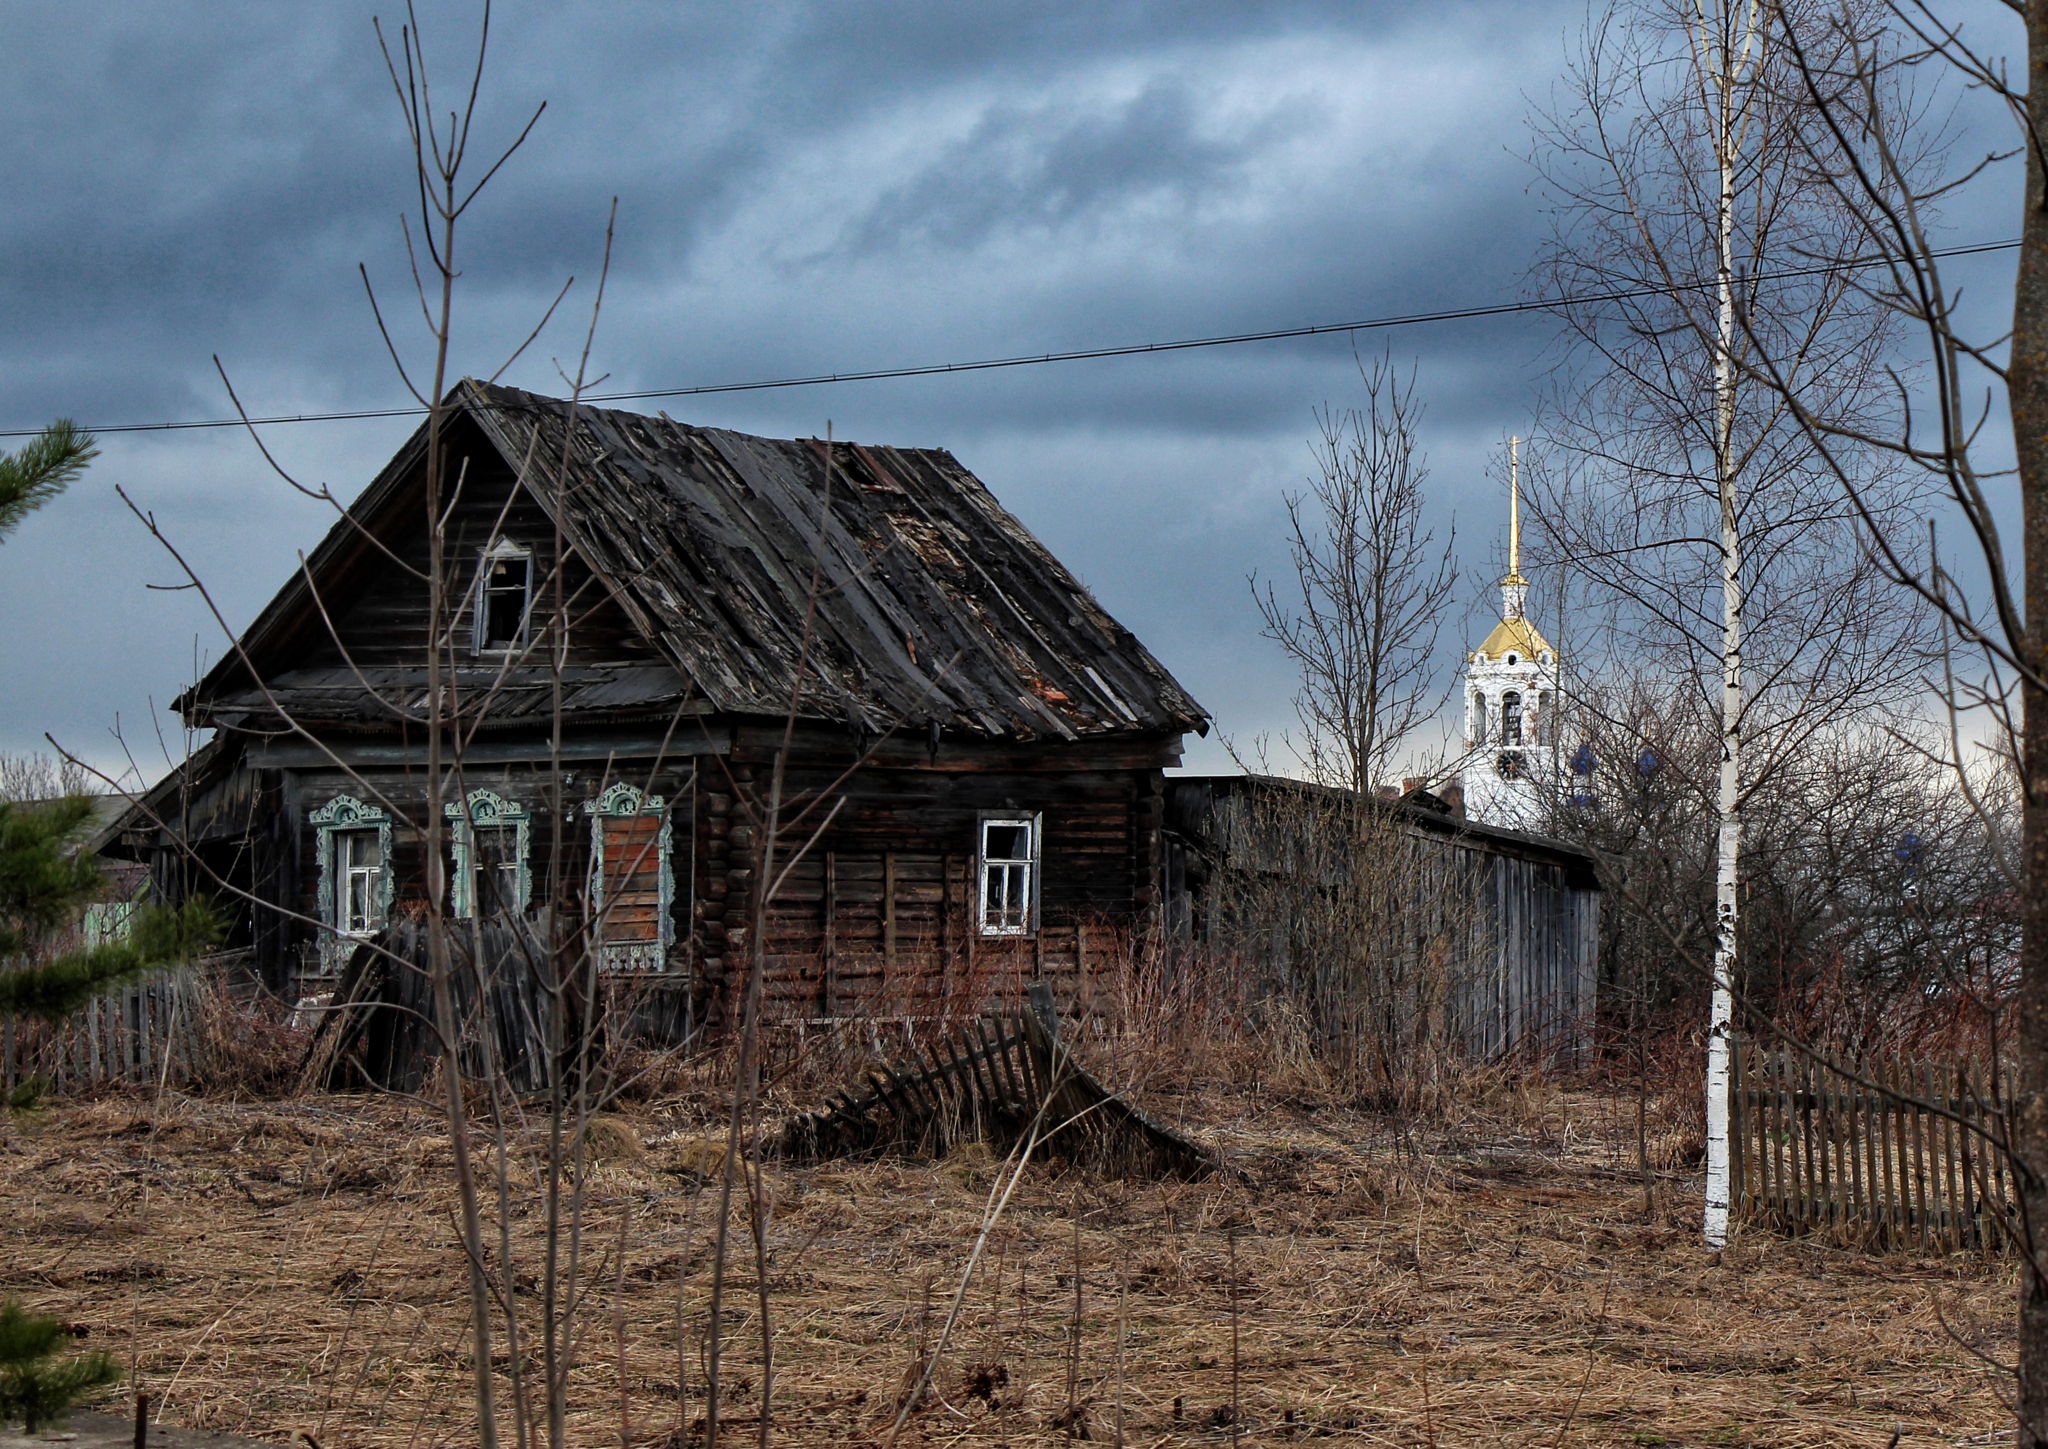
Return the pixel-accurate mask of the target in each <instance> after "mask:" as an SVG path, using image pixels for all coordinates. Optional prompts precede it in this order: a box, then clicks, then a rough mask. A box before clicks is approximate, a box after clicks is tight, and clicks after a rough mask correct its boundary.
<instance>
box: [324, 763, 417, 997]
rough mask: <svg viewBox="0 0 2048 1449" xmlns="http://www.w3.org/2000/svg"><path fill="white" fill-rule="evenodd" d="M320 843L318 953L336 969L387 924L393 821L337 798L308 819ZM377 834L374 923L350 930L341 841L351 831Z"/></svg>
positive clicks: (391, 884)
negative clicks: (340, 866)
mask: <svg viewBox="0 0 2048 1449" xmlns="http://www.w3.org/2000/svg"><path fill="white" fill-rule="evenodd" d="M307 819H308V820H309V821H310V822H311V823H312V826H313V830H314V832H315V835H316V837H317V839H318V843H319V849H318V851H317V852H316V854H317V855H318V857H319V862H320V910H319V917H320V923H321V925H322V926H323V927H324V928H325V930H326V934H325V936H324V938H323V940H322V943H321V954H322V955H323V956H325V957H326V958H327V959H328V961H329V963H330V964H331V965H334V966H338V965H339V964H340V961H341V960H342V958H344V957H346V956H347V955H348V953H349V952H350V951H352V950H354V949H355V943H356V942H357V941H361V940H364V939H366V938H368V937H369V936H372V935H374V934H376V932H377V931H379V930H381V929H382V928H383V927H384V926H385V924H386V923H388V922H389V921H390V919H391V903H392V900H393V898H394V896H395V893H396V890H397V879H396V873H395V872H394V871H393V870H392V868H391V864H392V862H391V816H390V813H389V812H388V811H385V810H381V809H379V808H378V807H377V806H375V805H365V804H364V803H363V802H362V801H361V800H358V799H357V798H356V797H355V796H353V795H337V796H335V797H334V798H333V799H332V800H329V801H328V802H327V803H326V804H325V805H322V806H321V807H320V808H319V809H317V810H315V811H313V812H312V814H311V815H309V816H307ZM371 830H374V831H376V832H377V852H378V859H379V862H380V864H379V866H378V868H377V878H376V890H377V918H376V920H375V921H373V922H371V923H369V926H368V929H359V930H354V931H351V930H348V929H346V927H347V924H348V923H347V921H346V919H345V916H346V908H345V906H344V904H343V901H342V889H343V886H344V885H345V884H346V882H345V881H344V879H343V878H342V876H341V874H340V873H339V871H338V870H337V865H336V859H335V857H336V853H337V851H338V850H339V849H340V847H341V844H342V839H341V838H342V837H343V836H345V835H348V834H350V833H352V832H355V831H364V832H368V831H371Z"/></svg>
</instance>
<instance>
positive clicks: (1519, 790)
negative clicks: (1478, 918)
mask: <svg viewBox="0 0 2048 1449" xmlns="http://www.w3.org/2000/svg"><path fill="white" fill-rule="evenodd" d="M1521 510H1522V502H1521V439H1519V438H1510V439H1508V572H1507V577H1506V578H1504V579H1502V580H1501V581H1500V623H1498V624H1496V625H1494V627H1493V632H1492V633H1490V634H1488V635H1487V636H1486V639H1485V642H1483V643H1482V644H1480V646H1479V647H1478V648H1477V649H1476V650H1474V651H1473V652H1472V653H1470V654H1468V655H1467V656H1466V657H1465V760H1466V764H1465V768H1464V770H1463V772H1462V775H1463V784H1464V787H1465V813H1466V814H1467V815H1468V816H1470V817H1471V818H1472V819H1474V820H1477V821H1479V822H1480V823H1481V824H1484V825H1505V826H1508V827H1510V828H1511V829H1517V830H1541V829H1543V828H1545V826H1546V823H1547V820H1548V817H1549V814H1550V809H1551V806H1552V805H1553V804H1554V803H1555V802H1556V801H1557V799H1558V772H1557V771H1558V766H1557V761H1558V738H1557V734H1558V731H1557V726H1558V710H1557V651H1556V650H1554V649H1552V648H1551V647H1550V644H1549V641H1547V640H1546V639H1544V637H1543V636H1542V635H1541V634H1539V633H1537V632H1536V626H1535V625H1534V624H1532V623H1530V622H1529V615H1528V601H1529V581H1528V580H1527V579H1525V578H1523V577H1522V516H1521Z"/></svg>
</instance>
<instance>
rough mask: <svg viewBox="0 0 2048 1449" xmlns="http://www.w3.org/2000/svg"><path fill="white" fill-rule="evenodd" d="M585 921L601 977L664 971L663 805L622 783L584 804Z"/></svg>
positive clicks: (667, 893) (671, 926) (669, 878)
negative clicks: (587, 841)
mask: <svg viewBox="0 0 2048 1449" xmlns="http://www.w3.org/2000/svg"><path fill="white" fill-rule="evenodd" d="M583 810H584V813H585V814H587V815H588V816H590V920H591V936H592V939H593V940H595V941H596V943H597V950H598V962H599V964H600V965H601V966H602V967H603V969H605V970H607V971H663V970H666V969H667V968H668V948H669V944H670V942H671V941H673V940H674V938H675V922H674V915H675V909H674V908H675V869H674V866H673V865H672V864H671V862H670V858H669V851H670V841H671V836H672V834H673V832H672V831H671V829H670V825H669V812H668V805H667V802H665V801H664V800H663V799H662V798H661V796H659V795H649V794H647V793H645V792H644V791H642V790H640V789H638V788H637V787H635V786H633V785H629V784H627V783H625V782H624V781H620V782H619V783H617V784H614V785H612V786H610V787H609V788H608V789H606V790H605V791H604V793H603V794H601V795H599V796H598V797H597V798H596V799H595V800H587V801H585V802H584V805H583Z"/></svg>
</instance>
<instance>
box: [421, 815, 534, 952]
mask: <svg viewBox="0 0 2048 1449" xmlns="http://www.w3.org/2000/svg"><path fill="white" fill-rule="evenodd" d="M441 813H442V814H443V815H446V816H447V817H448V820H449V822H450V826H451V829H450V830H449V832H448V835H449V850H450V852H451V854H452V855H453V859H454V880H453V882H452V883H451V886H450V889H449V897H450V900H449V904H450V908H451V909H452V910H453V911H454V912H455V914H456V915H457V916H458V917H460V918H462V919H464V920H467V919H469V918H470V917H471V916H474V915H475V914H476V900H475V889H476V879H475V875H474V873H473V871H472V868H471V867H472V862H473V860H474V858H475V855H476V832H477V831H478V830H479V829H483V830H510V831H512V833H513V846H512V849H513V888H512V895H513V901H514V910H515V913H516V914H518V915H522V916H523V915H525V914H526V911H527V908H528V907H529V906H530V905H531V904H532V902H533V869H532V866H531V865H530V864H529V861H530V860H531V859H532V846H533V817H532V815H530V814H529V813H528V812H527V809H526V807H525V806H524V805H520V804H518V803H516V802H514V801H510V800H507V799H506V798H505V797H504V796H503V795H500V794H498V793H497V792H496V791H493V790H472V791H470V792H469V794H468V795H467V796H466V797H465V798H463V799H461V800H450V801H448V802H447V803H446V804H445V805H443V806H442V807H441Z"/></svg>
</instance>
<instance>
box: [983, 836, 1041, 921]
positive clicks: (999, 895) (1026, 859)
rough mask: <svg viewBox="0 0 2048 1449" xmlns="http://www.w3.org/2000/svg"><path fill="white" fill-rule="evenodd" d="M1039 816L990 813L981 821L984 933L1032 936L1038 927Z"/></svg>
mask: <svg viewBox="0 0 2048 1449" xmlns="http://www.w3.org/2000/svg"><path fill="white" fill-rule="evenodd" d="M1039 820H1040V817H1039V816H1036V815H988V816H984V817H983V818H982V821H981V851H980V855H979V870H980V875H981V905H980V911H981V934H982V935H984V936H1028V935H1030V934H1031V933H1032V932H1033V931H1035V930H1037V929H1038V845H1039Z"/></svg>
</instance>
